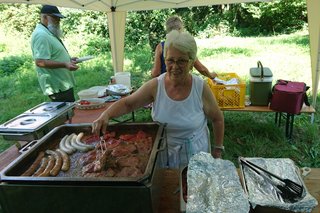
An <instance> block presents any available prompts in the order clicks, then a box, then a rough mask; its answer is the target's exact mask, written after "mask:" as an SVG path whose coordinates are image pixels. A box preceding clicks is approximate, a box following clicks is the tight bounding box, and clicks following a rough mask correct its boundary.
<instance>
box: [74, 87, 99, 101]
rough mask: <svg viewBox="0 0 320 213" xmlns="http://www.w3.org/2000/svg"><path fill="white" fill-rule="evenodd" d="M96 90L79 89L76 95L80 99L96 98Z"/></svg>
mask: <svg viewBox="0 0 320 213" xmlns="http://www.w3.org/2000/svg"><path fill="white" fill-rule="evenodd" d="M98 93H99V92H98V91H97V90H90V89H86V90H81V91H80V92H78V96H79V98H80V99H87V98H98Z"/></svg>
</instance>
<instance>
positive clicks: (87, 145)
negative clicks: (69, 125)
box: [76, 132, 94, 150]
mask: <svg viewBox="0 0 320 213" xmlns="http://www.w3.org/2000/svg"><path fill="white" fill-rule="evenodd" d="M82 137H83V132H80V133H79V134H78V135H77V138H76V143H77V144H78V145H79V146H84V147H87V148H88V150H92V149H94V145H91V144H85V143H82V142H81V138H82Z"/></svg>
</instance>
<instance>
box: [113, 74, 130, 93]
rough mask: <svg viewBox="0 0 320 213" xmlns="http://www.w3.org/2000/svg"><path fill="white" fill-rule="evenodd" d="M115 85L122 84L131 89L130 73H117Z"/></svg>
mask: <svg viewBox="0 0 320 213" xmlns="http://www.w3.org/2000/svg"><path fill="white" fill-rule="evenodd" d="M114 77H115V80H116V84H123V85H125V86H127V87H128V88H129V89H131V74H130V72H117V73H116V74H115V76H114Z"/></svg>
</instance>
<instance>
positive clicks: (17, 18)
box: [0, 0, 307, 52]
mask: <svg viewBox="0 0 320 213" xmlns="http://www.w3.org/2000/svg"><path fill="white" fill-rule="evenodd" d="M40 7H41V5H28V4H8V5H7V4H2V5H1V7H0V11H1V17H0V21H1V23H4V26H5V28H6V29H7V31H13V30H14V31H18V32H19V33H22V34H24V35H25V36H30V34H31V32H32V30H33V29H34V26H35V25H36V23H37V22H38V21H39V11H40ZM61 11H62V13H63V14H64V15H66V18H65V19H63V21H62V28H63V30H64V33H65V34H66V35H71V34H73V35H77V34H93V35H97V36H100V37H101V38H105V37H108V33H109V30H108V26H107V14H106V13H103V12H96V11H84V10H78V9H67V8H62V9H61ZM306 13H307V12H306V1H305V0H274V1H272V2H268V3H264V2H259V3H241V4H226V5H213V6H201V7H190V8H176V9H162V10H148V11H138V12H128V13H127V19H126V22H127V23H126V37H125V45H126V48H127V49H129V50H130V49H131V50H132V49H135V48H139V47H141V46H143V45H145V44H147V43H149V45H150V47H151V49H152V50H154V49H155V47H156V45H157V44H158V43H159V41H161V40H163V39H164V38H165V30H164V24H165V22H166V20H167V18H168V17H169V16H172V15H179V16H181V17H182V19H183V20H184V23H185V28H186V30H188V31H189V32H190V33H191V34H193V35H195V36H196V35H199V33H200V34H201V35H202V37H206V38H208V37H212V36H214V35H217V34H221V33H224V34H230V33H231V34H233V35H246V36H249V35H251V36H252V35H272V34H279V33H290V32H294V31H296V30H300V29H302V27H303V26H304V25H305V24H306V22H307V15H306ZM96 42H97V41H96ZM96 44H97V43H96ZM106 45H108V44H106ZM88 51H89V52H90V51H91V50H88Z"/></svg>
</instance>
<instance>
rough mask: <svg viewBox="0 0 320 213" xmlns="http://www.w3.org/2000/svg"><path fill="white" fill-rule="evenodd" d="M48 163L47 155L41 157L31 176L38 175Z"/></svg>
mask: <svg viewBox="0 0 320 213" xmlns="http://www.w3.org/2000/svg"><path fill="white" fill-rule="evenodd" d="M47 165H48V158H47V157H43V158H42V160H41V163H40V166H39V168H38V169H37V171H36V172H35V173H34V174H33V175H32V176H39V175H40V174H41V173H42V172H43V171H44V170H45V168H46V167H47Z"/></svg>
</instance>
